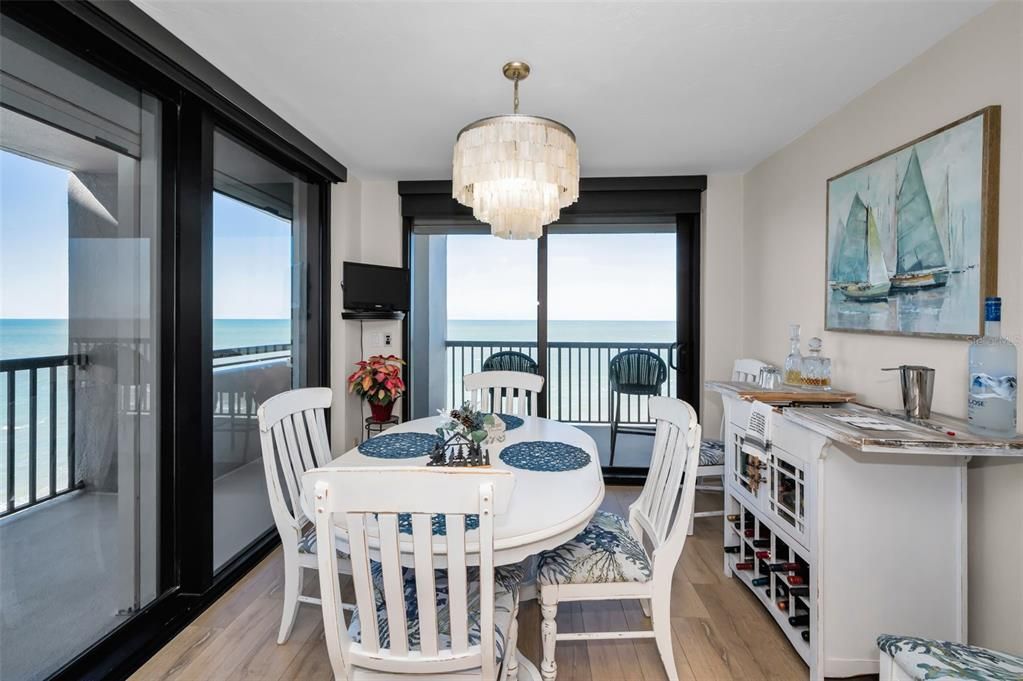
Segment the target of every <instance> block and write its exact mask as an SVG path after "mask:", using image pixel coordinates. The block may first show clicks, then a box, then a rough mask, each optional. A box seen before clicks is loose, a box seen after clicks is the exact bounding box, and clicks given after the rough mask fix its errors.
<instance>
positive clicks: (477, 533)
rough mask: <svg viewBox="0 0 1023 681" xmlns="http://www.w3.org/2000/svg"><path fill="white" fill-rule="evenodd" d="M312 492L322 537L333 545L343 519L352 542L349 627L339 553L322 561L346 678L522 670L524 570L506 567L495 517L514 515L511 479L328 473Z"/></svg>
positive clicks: (331, 645)
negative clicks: (499, 557)
mask: <svg viewBox="0 0 1023 681" xmlns="http://www.w3.org/2000/svg"><path fill="white" fill-rule="evenodd" d="M304 484H305V489H306V490H307V492H308V491H312V494H313V498H312V499H311V500H310V506H311V508H313V509H314V511H313V513H314V515H315V516H316V531H317V534H318V536H320V537H324V536H327V537H329V536H332V533H333V532H334V530H335V527H336V525H335V523H336V522H337V520H338V519H339V518H343V519H344V524H345V526H346V527H347V530H348V536H349V545H350V549H351V555H352V567H353V576H352V581H353V583H354V587H355V597H356V606H357V607H356V612H355V614H354V616H353V617H352V619H351V621H350V622H349V623H348V624H346V623H345V620H344V614H343V611H342V609H341V603H340V588H339V585H338V580H336V579H331V577H332V576H333V575H335V574H336V573H337V567H338V559H337V556H336V555H335V554H333V553H331V552H329V551H327V552H321V553H320V554H319V565H320V585H321V591H322V599H323V605H322V608H323V627H324V634H325V637H326V642H327V652H328V654H329V656H330V663H331V666H332V667H333V670H334V678H335V679H348V680H349V681H351V680H353V679H376V678H388V679H394V678H397V676H398V675H402V674H408V675H410V676H414V677H415V678H417V679H441V678H443V679H456V678H466V679H484V680H485V681H496V679H498V678H503V674H504V673H505V672H506V671H510V670H511V668H513V667H515V666H516V665H515V664H514V662H513V661H514V660H515V651H516V640H515V639H516V637H517V629H516V627H515V617H516V615H517V611H518V583H519V581H521V579H522V569H521V567H519V566H516V567H515V568H513V569H506V568H500V569H498V570H496V571H495V569H494V516H495V515H497V514H500V513H502V512H504V511H505V510H506V508H507V504H508V499H509V497H510V496H511V489H512V486H513V485H514V477H513V475H512V473H511V472H510V471H500V470H494V469H483V468H476V469H450V468H447V469H443V468H438V469H429V468H426V467H423V466H418V467H415V468H408V467H405V468H392V467H353V468H323V469H319V470H313V471H309V472H308V473H306V474H305V477H304ZM406 514H408V515H406ZM440 517H442V518H443V520H444V523H445V526H444V532H445V533H446V535H445V539H446V540H445V541H443V542H442V541H440V539H439V538H440V534H439V532H440V531H439V530H435V529H434V527H433V525H434V523H436V522H438V521H439V520H440ZM477 524H478V526H477ZM473 526H477V527H476V528H475V529H473ZM435 532H437V533H438V534H434V533H435ZM409 566H414V568H411V569H410V567H409ZM470 566H472V567H470ZM364 623H369V625H368V626H365V625H364Z"/></svg>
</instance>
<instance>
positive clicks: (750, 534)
mask: <svg viewBox="0 0 1023 681" xmlns="http://www.w3.org/2000/svg"><path fill="white" fill-rule="evenodd" d="M743 534H744V535H746V536H747V537H750V538H753V537H755V536H756V535H757V531H756V530H754V529H753V528H752V527H750V528H747V529H745V530H743ZM754 545H756V544H755V543H754Z"/></svg>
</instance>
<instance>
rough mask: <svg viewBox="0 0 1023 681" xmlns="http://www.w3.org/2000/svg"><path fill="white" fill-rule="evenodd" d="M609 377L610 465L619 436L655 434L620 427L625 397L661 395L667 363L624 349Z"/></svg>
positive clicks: (654, 356) (645, 429)
mask: <svg viewBox="0 0 1023 681" xmlns="http://www.w3.org/2000/svg"><path fill="white" fill-rule="evenodd" d="M607 375H608V378H609V379H610V381H611V401H612V402H613V403H614V404H612V405H611V410H612V412H613V416H612V417H611V460H610V461H609V462H608V466H613V465H614V463H615V444H616V443H617V442H618V434H619V433H622V434H623V435H653V434H654V431H653V429H652V428H643V427H640V426H628V425H627V426H624V427H622V426H619V425H618V421H619V419H620V418H621V411H622V395H641V396H643V395H645V396H647V397H652V396H654V395H660V394H661V386H662V385H663V384H664V382H665V381H666V380H668V365H667V364H665V363H664V360H663V359H661V358H660V357H658V356H657V355H655V354H654V353H652V352H650V351H649V350H625V351H624V352H620V353H618V354H617V355H615V356H614V357H612V358H611V364H610V366H609V367H608V374H607Z"/></svg>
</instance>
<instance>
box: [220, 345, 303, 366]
mask: <svg viewBox="0 0 1023 681" xmlns="http://www.w3.org/2000/svg"><path fill="white" fill-rule="evenodd" d="M290 354H291V343H272V344H270V345H246V346H245V347H241V348H221V349H219V350H214V351H213V364H214V366H218V367H221V366H234V365H236V364H252V363H253V362H263V361H266V360H269V359H280V358H283V357H287V356H288V355H290Z"/></svg>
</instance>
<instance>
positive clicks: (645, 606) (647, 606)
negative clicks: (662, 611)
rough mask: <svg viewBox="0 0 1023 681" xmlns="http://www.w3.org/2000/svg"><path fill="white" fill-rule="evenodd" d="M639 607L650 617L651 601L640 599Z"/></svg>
mask: <svg viewBox="0 0 1023 681" xmlns="http://www.w3.org/2000/svg"><path fill="white" fill-rule="evenodd" d="M639 607H641V608H643V614H644V615H646V616H647V617H650V614H651V613H650V599H649V598H641V599H639Z"/></svg>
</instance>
